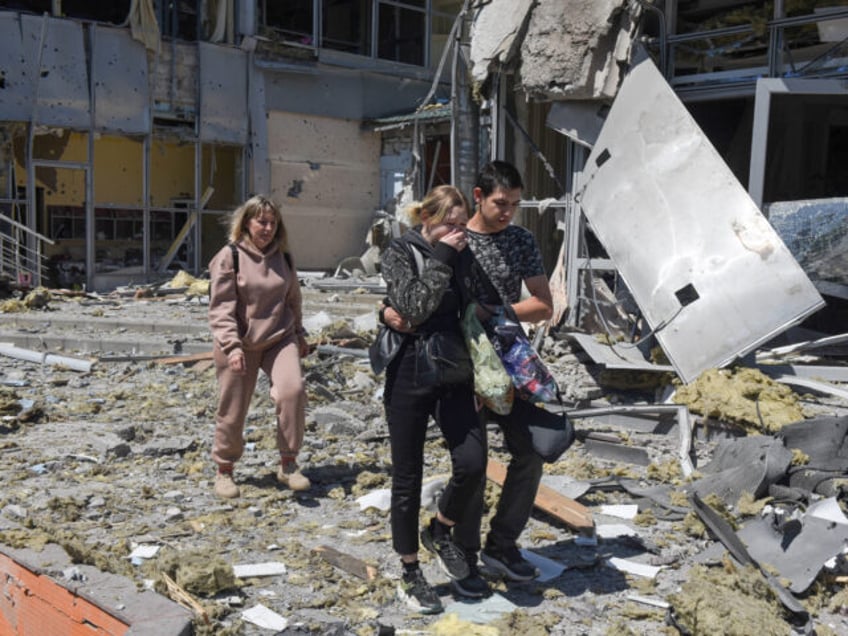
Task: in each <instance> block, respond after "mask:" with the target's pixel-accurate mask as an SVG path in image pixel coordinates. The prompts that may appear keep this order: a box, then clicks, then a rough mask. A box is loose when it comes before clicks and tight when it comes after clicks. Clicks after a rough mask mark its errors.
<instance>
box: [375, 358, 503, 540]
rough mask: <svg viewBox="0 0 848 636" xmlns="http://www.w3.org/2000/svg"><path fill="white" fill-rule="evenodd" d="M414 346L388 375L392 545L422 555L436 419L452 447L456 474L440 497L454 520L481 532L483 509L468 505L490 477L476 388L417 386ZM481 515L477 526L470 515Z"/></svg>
mask: <svg viewBox="0 0 848 636" xmlns="http://www.w3.org/2000/svg"><path fill="white" fill-rule="evenodd" d="M414 362H415V360H414V355H413V347H408V348H405V350H404V351H401V353H400V354H398V356H397V358H395V360H393V361H392V363H391V364H390V365H389V368H388V369H387V370H386V391H385V395H384V398H383V399H384V402H385V407H386V417H387V419H388V423H389V440H390V443H391V448H392V509H391V524H392V546H393V547H394V549H395V550H396V551H397V552H398V554H414V553H416V552H418V518H419V511H420V508H421V482H422V477H423V472H424V462H425V459H424V441H425V437H426V433H427V423H428V421H429V418H430V416H431V415H432V416H433V417H434V419H435V420H436V423H437V424H438V426H439V428H440V429H441V431H442V435H443V436H444V438H445V441H446V442H447V446H448V450H449V451H450V456H451V467H452V471H451V472H452V474H451V478H450V480H449V481H448V484H447V486H446V487H445V489H444V491H443V493H442V495H441V497H440V498H439V503H438V505H439V511H440V512H441V513H442V514H443V515H444V516H445V517H447V518H448V519H450V520H451V521H455V522H457V523H459V522H464V523H468V524H470V525H476V527H477V528H479V527H480V517H479V515H480V514H482V510H483V509H482V506H469V505H468V503H469V502H470V501H472V500H474V498H475V497H476V496H477V493H478V492H482V485H483V483H484V481H485V478H486V430H485V428H484V427H483V426H482V423H481V421H480V419H479V417H478V414H477V412H476V409H475V407H474V392H473V386H472V385H471V384H463V385H457V386H453V387H435V388H434V387H421V386H417V385H416V383H415V364H414ZM472 514H477V515H478V517H477V520H476V522H475V521H474V520H473V519H472V518H471V516H470V515H472Z"/></svg>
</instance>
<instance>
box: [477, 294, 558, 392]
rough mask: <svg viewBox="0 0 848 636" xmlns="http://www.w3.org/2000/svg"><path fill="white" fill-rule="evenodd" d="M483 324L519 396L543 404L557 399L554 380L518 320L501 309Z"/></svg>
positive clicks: (556, 388)
mask: <svg viewBox="0 0 848 636" xmlns="http://www.w3.org/2000/svg"><path fill="white" fill-rule="evenodd" d="M485 326H486V329H487V331H488V332H489V334H490V337H491V339H492V344H493V345H494V347H495V350H496V351H497V352H498V356H500V359H501V362H503V365H504V368H505V369H506V371H507V373H509V375H510V377H511V378H512V383H513V385H514V386H515V390H516V391H517V393H518V397H520V398H521V399H523V400H527V401H528V402H542V403H544V404H554V403H557V402H559V388H558V387H557V384H556V380H554V377H553V376H552V375H551V372H550V371H548V368H547V367H546V366H545V364H544V362H542V359H541V358H540V357H539V354H538V353H537V352H536V350H535V349H534V348H533V345H532V344H531V342H530V340H529V338H528V337H527V334H525V333H524V329H523V328H522V327H521V323H519V322H518V321H516V320H514V319H512V318H510V317H509V316H507V315H506V314H505V313H504V312H503V310H501V311H498V312H496V313H494V314H492V316H491V318H489V320H488V321H487V322H486V325H485Z"/></svg>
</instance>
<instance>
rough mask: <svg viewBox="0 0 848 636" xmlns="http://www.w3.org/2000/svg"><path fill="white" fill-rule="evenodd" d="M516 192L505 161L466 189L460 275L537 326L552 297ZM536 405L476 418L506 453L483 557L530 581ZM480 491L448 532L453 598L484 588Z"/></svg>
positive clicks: (537, 462)
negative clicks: (464, 265) (518, 217)
mask: <svg viewBox="0 0 848 636" xmlns="http://www.w3.org/2000/svg"><path fill="white" fill-rule="evenodd" d="M523 188H524V184H523V182H522V180H521V175H520V174H519V172H518V170H517V169H516V168H515V167H514V166H513V165H512V164H509V163H507V162H505V161H492V162H490V163H488V164H486V165H485V166H484V167H483V169H482V170H481V171H480V174H479V175H478V178H477V185H476V187H475V188H474V191H473V197H474V204H475V213H474V215H473V216H472V217H471V220H470V221H469V222H468V225H467V226H466V234H467V236H468V247H469V248H470V249H471V252H472V254H473V255H474V259H473V260H474V263H473V264H472V265H471V267H470V268H469V270H468V272H467V273H466V274H463V276H464V278H465V283H466V286H467V287H468V288H469V291H470V292H471V296H472V297H473V298H474V299H475V300H476V301H477V302H478V303H479V304H480V305H481V306H482V307H483V308H484V309H485V308H486V307H489V308H492V309H494V307H495V306H497V305H502V304H504V303H509V304H510V305H511V306H512V309H513V311H514V312H515V314H516V316H517V317H518V318H519V319H520V320H522V321H525V322H537V321H540V320H547V319H549V318H550V317H551V315H552V314H553V298H552V296H551V289H550V285H549V283H548V278H547V276H546V275H545V271H544V267H543V264H542V256H541V253H540V251H539V247H538V244H537V243H536V239H535V238H534V237H533V235H532V234H531V233H530V232H529V231H528V230H526V229H524V228H522V227H519V226H516V225H512V220H513V217H514V216H515V211H516V210H517V209H518V205H519V203H520V201H521V191H522V190H523ZM486 279H488V281H487V280H486ZM522 283H524V285H525V286H526V287H527V290H528V292H529V296H528V297H526V298H524V299H521V291H522V289H521V286H522ZM493 287H494V289H492V288H493ZM382 315H383V320H384V321H385V322H386V324H388V325H389V326H390V327H392V328H393V329H395V330H398V331H403V330H404V324H403V323H404V319H403V318H402V317H401V316H400V314H398V313H397V312H396V311H394V310H393V309H392V308H391V307H386V308H385V309H384V311H383V312H382ZM536 408H537V407H535V406H533V405H532V404H529V403H527V402H524V401H522V400H518V399H517V400H516V401H515V404H514V406H513V410H512V412H511V413H510V414H509V415H507V416H498V415H495V414H493V413H489V412H487V411H486V410H484V411H483V413H482V414H481V417H485V418H487V419H493V420H495V421H497V422H498V424H499V425H500V427H501V430H502V431H503V435H504V440H505V442H506V446H507V449H508V450H509V452H510V454H511V456H512V457H511V459H510V462H509V465H508V466H507V475H506V480H505V482H504V485H503V489H502V491H501V497H500V500H499V501H498V505H497V511H496V513H495V516H494V517H493V518H492V521H491V525H490V529H489V533H488V535H487V538H486V544H485V546H484V547H483V553H482V560H483V563H485V564H486V565H487V566H488V567H489V568H491V569H493V570H495V571H497V572H499V573H501V574H502V575H504V576H505V577H506V578H508V579H510V580H512V581H529V580H531V579H533V578H535V577H536V576H538V571H537V570H536V568H535V567H534V566H533V565H531V564H530V563H529V562H528V561H527V560H525V559H524V558H523V557H522V556H521V553H520V552H519V549H518V545H517V540H518V537H519V535H520V534H521V532H522V531H523V530H524V527H525V526H526V525H527V521H528V520H529V519H530V513H531V512H532V510H533V501H534V500H535V498H536V491H537V490H538V487H539V482H540V480H541V478H542V459H541V458H540V457H539V455H538V454H537V453H536V452H535V451H534V450H533V447H532V445H531V441H530V432H529V430H528V428H527V421H528V418H529V417H532V415H533V410H534V409H536ZM484 489H485V483H484V484H483V485H482V486H481V489H480V491H479V492H478V493H477V494H476V495H475V497H474V498H473V500H472V501H470V502H469V506H471V507H473V508H474V509H473V510H469V514H468V515H467V516H466V518H467V519H475V520H477V521H476V522H474V523H458V524H457V525H455V526H454V528H453V533H452V536H453V540H454V542H455V543H456V544H457V545H459V546H460V547H461V548H462V550H463V552H464V556H465V558H466V560H467V562H468V566H469V574H468V576H466V577H465V578H463V579H459V580H456V579H455V580H452V581H451V585H452V586H453V588H454V589H455V590H456V591H457V592H458V593H459V594H460V595H463V596H469V597H475V598H480V597H483V596H486V595H488V593H489V586H488V584H487V583H486V581H485V580H484V579H483V578H482V577H481V576H480V573H479V570H478V569H477V555H478V553H479V552H480V548H481V541H480V529H481V528H480V522H479V520H480V518H481V515H482V509H483V494H484Z"/></svg>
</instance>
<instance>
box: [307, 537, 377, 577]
mask: <svg viewBox="0 0 848 636" xmlns="http://www.w3.org/2000/svg"><path fill="white" fill-rule="evenodd" d="M313 552H315V553H316V554H318V556H320V557H321V558H322V559H324V560H325V561H326V562H327V563H330V564H331V565H334V566H335V567H337V568H339V569H340V570H344V571H345V572H347V573H348V574H353V575H354V576H356V577H358V578H360V579H363V580H365V581H373V580H374V579H376V578H377V568H375V567H374V566H373V565H368V564H367V563H365V561H361V560H359V559H357V558H356V557H352V556H350V555H349V554H345V553H343V552H339V551H338V550H336V549H335V548H331V547H330V546H328V545H321V546H318V547H317V548H315V549H314V550H313Z"/></svg>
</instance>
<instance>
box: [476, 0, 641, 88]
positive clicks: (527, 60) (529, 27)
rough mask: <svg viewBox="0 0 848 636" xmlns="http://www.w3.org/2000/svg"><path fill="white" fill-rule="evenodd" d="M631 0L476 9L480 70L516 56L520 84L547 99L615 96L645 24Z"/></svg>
mask: <svg viewBox="0 0 848 636" xmlns="http://www.w3.org/2000/svg"><path fill="white" fill-rule="evenodd" d="M631 6H634V5H633V3H631V2H630V1H629V0H538V1H536V2H532V1H525V0H519V1H512V0H493V2H491V3H490V4H487V5H485V6H483V7H482V8H481V9H480V10H479V12H478V13H477V14H476V15H475V17H474V26H473V29H472V36H471V37H472V40H471V60H472V63H473V69H472V76H473V77H474V80H475V81H477V82H483V81H484V80H485V79H486V77H487V76H488V73H489V72H490V71H491V70H493V68H494V67H495V66H496V65H498V64H501V65H506V64H509V63H510V62H512V61H513V60H516V66H517V68H518V70H519V73H520V86H521V88H522V89H523V90H524V92H525V93H526V94H527V96H528V97H531V98H534V99H541V100H545V101H547V100H561V99H611V98H612V97H614V96H615V93H616V91H617V89H618V86H619V84H620V83H621V78H622V75H623V72H624V66H625V65H626V63H627V61H628V59H629V57H630V49H631V45H632V42H633V38H634V36H635V33H636V30H637V26H638V24H637V19H638V17H639V15H638V14H639V11H640V10H639V9H638V7H637V8H635V9H634V10H631V8H630V7H631Z"/></svg>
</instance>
